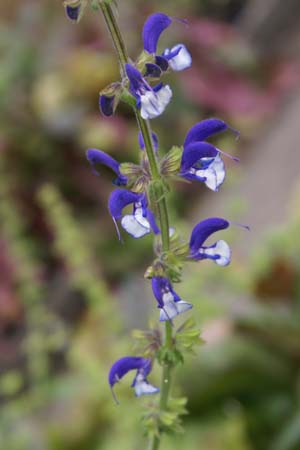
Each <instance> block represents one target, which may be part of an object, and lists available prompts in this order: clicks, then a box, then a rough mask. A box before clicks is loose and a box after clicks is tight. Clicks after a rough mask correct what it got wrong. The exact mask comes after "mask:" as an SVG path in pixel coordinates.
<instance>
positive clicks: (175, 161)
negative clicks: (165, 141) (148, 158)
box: [160, 146, 183, 177]
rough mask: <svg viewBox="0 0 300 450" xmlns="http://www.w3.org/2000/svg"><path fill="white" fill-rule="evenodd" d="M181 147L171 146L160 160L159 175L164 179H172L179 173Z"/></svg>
mask: <svg viewBox="0 0 300 450" xmlns="http://www.w3.org/2000/svg"><path fill="white" fill-rule="evenodd" d="M182 152H183V147H177V146H173V147H172V148H171V150H169V152H168V153H167V154H166V155H165V156H164V157H163V158H162V160H161V163H160V173H161V174H162V175H164V176H165V177H173V176H175V175H177V174H178V172H179V171H180V163H181V158H182Z"/></svg>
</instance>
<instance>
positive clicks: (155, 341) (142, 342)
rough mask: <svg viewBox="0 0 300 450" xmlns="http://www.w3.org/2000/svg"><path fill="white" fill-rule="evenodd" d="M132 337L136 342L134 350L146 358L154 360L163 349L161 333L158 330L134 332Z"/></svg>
mask: <svg viewBox="0 0 300 450" xmlns="http://www.w3.org/2000/svg"><path fill="white" fill-rule="evenodd" d="M131 336H132V338H133V340H134V350H135V353H136V354H138V355H141V356H143V357H144V358H151V359H153V358H154V357H155V355H156V353H157V351H158V349H159V348H160V347H161V345H162V342H161V333H160V331H159V329H158V328H152V329H150V330H133V331H132V333H131Z"/></svg>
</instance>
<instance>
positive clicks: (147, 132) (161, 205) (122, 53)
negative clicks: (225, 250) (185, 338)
mask: <svg viewBox="0 0 300 450" xmlns="http://www.w3.org/2000/svg"><path fill="white" fill-rule="evenodd" d="M100 6H101V10H102V13H103V16H104V19H105V22H106V25H107V27H108V30H109V33H110V35H111V37H112V40H113V43H114V46H115V50H116V52H117V55H118V59H119V63H120V66H121V76H122V77H123V76H125V74H126V72H125V64H126V63H127V62H128V60H129V59H128V54H127V51H126V47H125V44H124V40H123V37H122V34H121V31H120V28H119V26H118V24H117V21H116V19H115V16H114V13H113V10H112V8H111V5H110V3H105V0H102V1H100ZM135 115H136V120H137V123H138V126H139V129H140V131H141V133H142V136H143V139H144V143H145V150H146V153H147V157H148V161H149V166H150V172H151V177H152V180H153V181H162V178H161V174H160V171H159V166H158V162H157V159H156V155H155V150H154V146H153V142H152V132H151V127H150V124H149V121H147V120H144V119H143V118H142V117H141V115H140V112H139V111H138V110H135ZM161 186H162V185H161ZM156 203H157V210H158V218H159V223H160V229H161V239H162V249H163V251H164V252H167V251H168V250H169V247H170V239H169V214H168V206H167V202H166V198H165V193H164V189H163V187H161V188H160V190H159V191H158V192H157V193H156ZM172 345H173V340H172V326H171V324H170V323H169V322H168V321H166V323H165V346H166V347H167V348H169V349H171V348H172ZM171 369H172V367H171V365H170V364H169V363H168V362H165V363H164V365H163V372H162V385H161V397H160V410H161V411H164V410H166V409H167V406H168V397H169V392H170V386H171ZM160 438H161V436H160V435H159V436H155V437H154V438H153V440H152V441H151V442H150V446H149V450H158V448H159V446H160V440H161V439H160Z"/></svg>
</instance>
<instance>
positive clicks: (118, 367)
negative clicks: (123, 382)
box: [108, 356, 151, 387]
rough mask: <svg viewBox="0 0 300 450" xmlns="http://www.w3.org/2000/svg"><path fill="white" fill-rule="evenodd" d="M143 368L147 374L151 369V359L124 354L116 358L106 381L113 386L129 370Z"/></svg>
mask: <svg viewBox="0 0 300 450" xmlns="http://www.w3.org/2000/svg"><path fill="white" fill-rule="evenodd" d="M135 369H143V371H144V375H145V376H147V375H148V374H149V373H150V371H151V360H150V359H147V358H142V357H139V356H124V357H123V358H120V359H118V360H117V361H116V362H115V363H114V364H113V365H112V367H111V369H110V371H109V375H108V382H109V384H110V386H111V387H113V386H114V385H115V384H116V383H117V382H118V381H119V380H120V379H121V378H123V377H124V376H125V375H126V374H127V373H128V372H129V371H130V370H135Z"/></svg>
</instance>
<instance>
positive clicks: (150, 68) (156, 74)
mask: <svg viewBox="0 0 300 450" xmlns="http://www.w3.org/2000/svg"><path fill="white" fill-rule="evenodd" d="M161 73H162V69H161V68H160V67H159V66H158V65H157V64H153V63H146V72H145V75H144V76H145V77H151V78H160V77H161Z"/></svg>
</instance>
